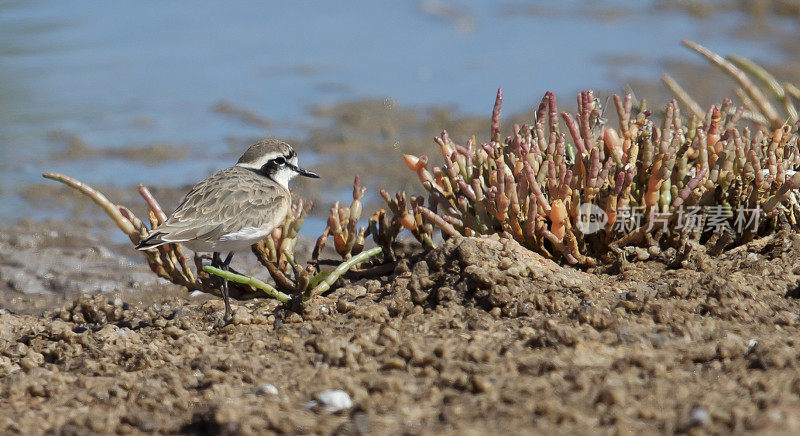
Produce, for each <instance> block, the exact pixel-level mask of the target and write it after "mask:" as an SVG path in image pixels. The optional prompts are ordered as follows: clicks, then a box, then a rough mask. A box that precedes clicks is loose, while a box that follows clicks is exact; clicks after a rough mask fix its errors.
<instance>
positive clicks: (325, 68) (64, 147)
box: [0, 0, 800, 234]
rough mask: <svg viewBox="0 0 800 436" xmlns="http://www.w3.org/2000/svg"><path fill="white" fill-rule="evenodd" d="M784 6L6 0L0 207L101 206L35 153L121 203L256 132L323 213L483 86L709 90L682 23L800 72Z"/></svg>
mask: <svg viewBox="0 0 800 436" xmlns="http://www.w3.org/2000/svg"><path fill="white" fill-rule="evenodd" d="M799 24H800V2H798V1H777V0H776V1H768V0H763V1H744V0H742V1H658V0H614V1H610V0H608V1H576V0H570V1H563V0H562V1H558V2H553V1H529V2H522V1H493V0H491V1H490V0H487V1H469V2H467V1H450V0H421V1H417V0H415V1H404V2H382V1H366V0H365V1H351V2H347V4H346V5H342V4H340V3H338V2H329V1H308V2H261V1H238V2H225V3H224V4H223V3H215V4H198V3H194V2H193V3H187V2H154V1H149V2H147V1H146V2H141V1H137V2H133V1H115V2H107V1H100V0H93V1H81V2H46V1H3V2H0V204H1V205H2V206H1V207H0V220H2V222H4V223H13V222H15V221H18V220H20V219H33V220H47V219H71V220H83V221H89V222H91V221H94V220H97V219H98V218H99V211H98V210H97V209H96V208H94V207H91V206H90V205H89V204H88V203H86V202H85V201H83V200H80V198H79V197H78V196H77V195H76V194H74V193H71V192H69V191H68V190H67V189H66V188H62V187H61V186H59V185H57V184H55V183H54V182H48V181H45V180H44V179H42V178H41V173H42V172H43V171H58V172H63V173H66V174H68V175H72V176H75V177H77V178H79V179H81V180H83V181H85V182H89V183H92V184H95V185H96V186H97V187H98V188H100V189H101V190H102V191H104V192H106V193H107V194H108V196H109V197H110V198H111V199H112V200H113V201H115V202H119V203H123V204H139V203H140V201H139V200H138V199H136V192H135V186H136V185H137V184H138V183H145V184H147V185H149V186H151V187H153V188H154V191H155V194H156V195H157V197H159V198H160V199H161V201H162V203H164V205H165V208H166V209H171V207H174V205H175V204H176V203H177V201H179V199H180V196H181V195H182V194H183V193H184V192H185V189H186V187H187V185H188V184H191V183H193V182H195V181H197V180H199V179H201V178H203V177H205V176H206V175H208V174H209V173H211V172H212V171H214V170H217V169H220V168H223V167H225V166H228V165H231V164H233V163H234V162H235V160H236V158H237V157H238V156H239V155H240V154H241V152H242V151H243V150H244V149H245V148H246V147H247V146H248V145H249V144H251V143H252V142H254V141H255V140H257V139H259V138H262V137H264V136H279V137H282V138H285V139H287V140H290V141H292V142H293V143H295V144H297V147H298V148H299V149H300V157H301V162H302V163H304V165H305V166H309V167H311V168H313V169H315V170H317V171H319V172H320V173H321V174H322V175H323V176H324V177H325V181H324V182H323V183H317V184H316V185H314V184H313V183H314V182H313V181H312V183H306V181H303V183H300V184H298V185H297V190H298V192H299V193H300V194H301V195H303V196H304V197H307V198H310V199H313V200H314V201H315V202H316V204H317V206H316V207H315V211H316V212H317V213H319V214H324V213H325V211H326V210H327V208H328V207H329V206H330V203H332V202H333V201H334V200H336V199H341V200H347V199H348V198H349V194H348V185H349V184H350V183H351V182H352V177H353V175H354V174H356V173H359V174H361V175H362V176H364V178H365V181H366V182H367V185H368V187H369V188H370V190H371V192H374V191H375V189H376V188H378V187H382V188H386V189H388V190H396V189H402V188H403V187H404V186H405V184H406V183H407V182H408V180H410V179H409V178H408V176H413V175H412V174H406V173H407V171H406V170H405V168H404V167H403V166H402V164H401V163H400V155H401V153H402V152H404V151H405V152H409V151H411V152H417V153H424V152H426V151H427V152H430V151H433V150H434V149H433V148H431V147H432V144H433V142H432V141H431V138H432V137H433V136H434V135H436V134H438V133H439V131H440V130H441V129H443V128H447V129H448V130H451V131H452V132H453V133H452V134H453V135H454V136H456V139H457V140H459V141H461V140H464V139H465V138H466V137H467V135H470V134H473V133H478V134H483V135H486V133H488V125H489V117H490V113H491V107H492V103H493V101H494V96H495V92H496V90H497V88H498V87H502V88H503V90H504V94H505V99H504V106H503V115H504V119H505V120H512V119H513V120H516V119H519V120H529V119H530V114H531V109H532V108H533V107H535V106H537V105H538V102H539V99H540V98H541V95H542V94H543V93H544V92H545V91H548V90H551V91H554V92H555V93H556V95H557V96H558V97H559V99H560V102H561V105H562V106H563V107H564V109H568V108H569V107H570V106H571V105H572V102H573V101H574V96H575V93H576V92H577V91H579V90H581V89H588V88H592V89H595V90H596V91H598V92H599V93H600V95H601V96H602V95H609V94H610V93H614V92H617V93H619V92H623V91H624V89H626V87H629V89H631V90H633V91H634V92H635V93H636V96H637V97H639V98H643V97H644V98H647V99H648V100H650V101H652V102H653V105H654V106H655V104H659V102H661V101H663V100H664V99H666V98H668V94H667V93H666V92H665V90H664V89H663V87H662V86H661V85H660V84H659V77H660V75H661V74H662V73H664V72H669V73H670V74H672V75H673V76H674V77H675V78H676V79H678V80H679V81H681V83H682V84H683V85H685V86H686V88H687V89H689V90H690V91H691V92H692V93H693V94H694V95H695V96H696V98H697V99H698V100H699V101H700V102H701V103H702V104H703V105H708V104H711V103H713V102H714V101H718V99H719V98H721V96H723V95H729V94H731V93H732V89H733V87H732V86H731V84H730V83H727V82H726V81H725V79H723V76H722V75H721V74H719V73H718V72H717V71H714V70H713V69H711V68H710V67H707V66H706V64H705V62H704V61H703V60H702V59H700V58H698V57H697V56H696V55H695V54H693V53H691V52H689V51H688V50H686V49H684V48H683V47H682V46H681V45H680V41H681V40H682V39H690V40H693V41H696V42H699V43H701V44H703V45H705V46H707V47H709V48H710V49H712V50H714V51H716V52H718V53H721V54H733V53H735V54H739V55H743V56H746V57H749V58H751V59H753V60H755V61H757V62H759V63H762V64H764V65H765V66H767V67H768V68H769V69H770V70H771V71H773V72H774V73H775V74H776V75H777V76H778V77H779V78H786V79H791V80H794V81H797V78H798V75H800V72H799V71H800V69H798V68H797V60H798V50H800V49H799V48H798V44H797V41H798V27H799V26H798V25H799ZM715 99H716V100H715ZM509 122H510V121H507V123H509ZM507 123H506V124H505V125H506V126H508V124H507ZM378 185H379V186H378ZM81 201H83V202H81ZM103 222H104V221H103ZM307 227H308V229H307V232H309V234H315V233H317V232H318V231H319V230H320V229H321V228H322V220H321V219H319V218H317V219H316V221H315V220H314V219H312V220H311V221H310V222H309V226H307Z"/></svg>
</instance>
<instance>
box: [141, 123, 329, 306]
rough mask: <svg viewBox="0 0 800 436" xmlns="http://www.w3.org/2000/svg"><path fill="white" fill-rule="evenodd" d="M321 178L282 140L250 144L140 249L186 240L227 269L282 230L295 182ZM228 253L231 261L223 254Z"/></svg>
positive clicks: (223, 287)
mask: <svg viewBox="0 0 800 436" xmlns="http://www.w3.org/2000/svg"><path fill="white" fill-rule="evenodd" d="M298 174H299V175H301V176H306V177H314V178H318V177H319V176H318V175H316V174H315V173H312V172H311V171H308V170H305V169H303V168H300V167H299V166H297V153H295V151H294V149H292V147H291V146H290V145H289V144H287V143H285V142H282V141H279V140H277V139H266V140H264V141H261V142H259V143H257V144H254V145H252V146H250V148H248V149H247V151H245V152H244V154H243V155H242V157H240V158H239V161H238V162H236V165H234V166H232V167H229V168H225V169H224V170H221V171H218V172H216V173H214V174H212V175H210V176H209V177H207V178H206V179H204V180H203V181H201V182H200V183H198V184H196V185H195V186H194V187H193V188H192V189H191V190H190V191H189V193H188V194H186V197H184V199H183V201H181V203H180V204H179V205H178V207H177V209H175V212H172V215H170V216H169V217H168V218H167V220H166V221H164V223H163V224H161V225H159V226H158V227H156V228H154V229H152V230H151V231H150V234H149V235H148V236H147V237H146V238H144V240H142V242H141V243H139V245H137V246H136V249H137V250H149V249H151V248H155V247H158V246H159V245H163V244H169V243H171V242H180V243H183V244H185V245H186V246H187V247H189V248H190V249H192V250H194V251H198V252H212V253H214V254H213V257H212V265H213V266H215V267H217V268H220V269H223V270H227V269H228V267H229V265H230V263H231V259H232V258H233V253H235V252H237V251H243V250H247V249H248V248H249V247H250V246H251V245H253V244H255V243H256V242H258V241H260V240H261V239H264V238H265V237H266V236H267V235H269V234H270V233H272V230H273V229H275V227H276V226H279V225H280V224H281V223H282V222H283V220H284V218H285V217H286V214H287V213H288V211H289V206H290V205H291V194H290V193H289V180H291V179H292V178H293V177H294V176H296V175H298ZM225 252H227V253H228V255H227V257H225V260H222V258H221V256H220V253H225ZM220 291H222V297H223V299H224V300H225V320H226V321H227V320H229V319H230V316H231V305H230V299H229V298H228V282H227V280H223V279H221V285H220Z"/></svg>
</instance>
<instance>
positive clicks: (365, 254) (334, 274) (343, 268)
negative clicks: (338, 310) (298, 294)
mask: <svg viewBox="0 0 800 436" xmlns="http://www.w3.org/2000/svg"><path fill="white" fill-rule="evenodd" d="M382 250H383V249H382V248H381V247H374V248H370V249H369V250H365V251H362V252H361V253H359V254H357V255H355V256H353V257H351V258H350V259H347V260H346V261H344V262H342V263H341V264H339V266H337V267H336V269H334V270H333V271H331V273H330V274H328V275H327V276H326V277H325V279H323V280H322V281H321V282H320V283H319V284H317V286H315V287H314V288H311V289H309V290H307V291H306V292H305V293H304V294H303V301H307V300H309V299H311V298H312V297H314V296H315V295H319V294H321V293H323V292H325V291H327V290H328V289H330V287H331V286H333V284H334V283H335V282H336V280H338V279H339V277H341V276H342V274H344V273H346V272H347V271H348V270H349V269H350V268H352V267H353V266H354V265H356V264H359V263H361V262H363V261H365V260H367V259H369V258H370V257H372V256H375V255H376V254H378V253H380V252H381V251H382ZM309 288H310V287H309Z"/></svg>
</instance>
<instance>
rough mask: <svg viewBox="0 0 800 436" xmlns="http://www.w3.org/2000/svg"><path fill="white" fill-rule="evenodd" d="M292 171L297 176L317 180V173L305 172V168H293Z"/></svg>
mask: <svg viewBox="0 0 800 436" xmlns="http://www.w3.org/2000/svg"><path fill="white" fill-rule="evenodd" d="M294 170H295V171H297V174H300V175H301V176H305V177H311V178H312V179H318V178H319V175H318V174H317V173H315V172H311V171H309V170H307V169H305V168H300V167H298V166H295V167H294Z"/></svg>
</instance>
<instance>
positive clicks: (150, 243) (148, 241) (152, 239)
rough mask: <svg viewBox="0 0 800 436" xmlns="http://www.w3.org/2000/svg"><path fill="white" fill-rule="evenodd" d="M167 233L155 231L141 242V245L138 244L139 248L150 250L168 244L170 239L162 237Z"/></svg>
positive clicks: (137, 247)
mask: <svg viewBox="0 0 800 436" xmlns="http://www.w3.org/2000/svg"><path fill="white" fill-rule="evenodd" d="M165 235H166V233H161V232H155V233H153V234H151V235H149V236H147V237H146V238H144V240H142V242H139V245H137V246H136V249H137V250H149V249H151V248H156V247H159V246H161V245H164V244H168V243H169V241H165V240H163V239H161V237H162V236H165Z"/></svg>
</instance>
